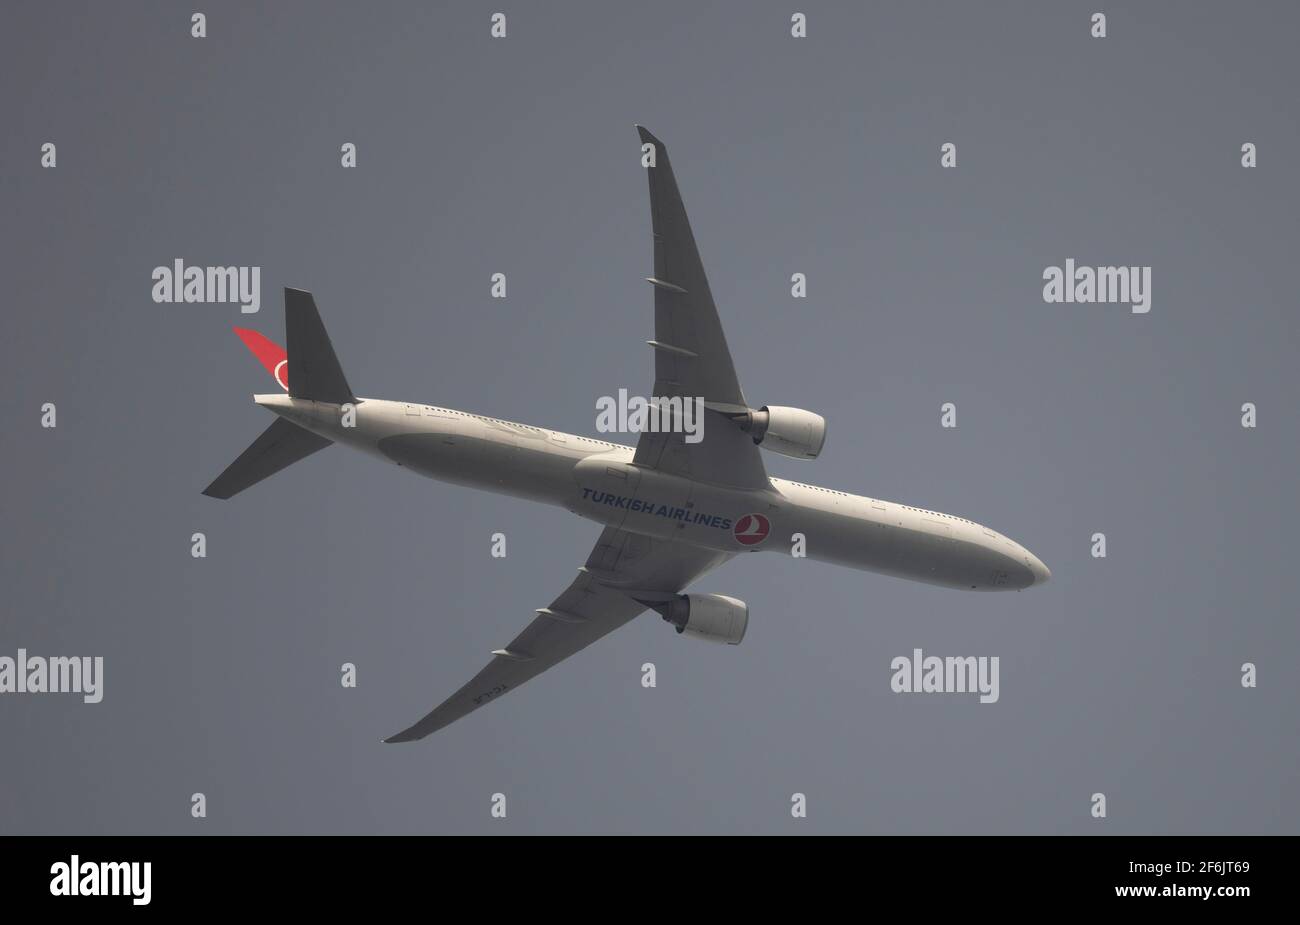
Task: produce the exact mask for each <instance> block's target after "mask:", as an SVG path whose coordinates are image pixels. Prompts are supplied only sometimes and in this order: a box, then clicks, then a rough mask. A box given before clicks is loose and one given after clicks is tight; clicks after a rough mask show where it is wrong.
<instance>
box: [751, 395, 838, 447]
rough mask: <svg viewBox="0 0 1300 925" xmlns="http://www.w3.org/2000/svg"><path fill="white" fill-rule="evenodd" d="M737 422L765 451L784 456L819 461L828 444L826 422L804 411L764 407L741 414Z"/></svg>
mask: <svg viewBox="0 0 1300 925" xmlns="http://www.w3.org/2000/svg"><path fill="white" fill-rule="evenodd" d="M737 423H738V424H740V429H741V430H743V431H744V432H745V433H747V434H749V435H750V436H751V437H753V438H754V442H755V443H757V444H758V445H759V446H761V447H762V448H763V449H765V450H771V451H772V452H773V453H780V454H781V455H782V456H793V457H794V458H795V459H816V458H817V456H818V454H819V453H821V451H822V447H823V446H825V445H826V419H825V418H824V417H822V416H821V415H820V414H813V413H812V412H811V411H804V410H803V409H802V408H783V407H781V406H780V405H764V406H763V407H762V408H760V409H759V410H758V411H748V412H746V413H745V414H743V415H739V416H738V420H737Z"/></svg>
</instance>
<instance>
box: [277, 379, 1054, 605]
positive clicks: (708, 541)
mask: <svg viewBox="0 0 1300 925" xmlns="http://www.w3.org/2000/svg"><path fill="white" fill-rule="evenodd" d="M254 401H255V402H257V404H259V405H262V406H263V407H265V408H267V409H269V410H271V411H274V412H275V413H276V414H279V415H281V416H282V417H285V418H287V419H289V420H290V421H293V422H294V423H295V424H298V425H300V426H302V427H305V428H306V429H308V430H310V431H312V432H314V433H316V434H319V435H321V436H322V437H326V438H328V439H330V440H333V441H335V442H338V443H343V444H347V445H349V446H353V447H356V448H357V449H360V450H363V451H366V452H369V453H373V454H375V455H377V456H379V457H381V458H383V459H386V460H388V461H389V462H393V463H396V464H397V465H399V466H405V467H406V468H408V469H411V470H413V471H415V472H417V473H419V474H420V475H425V476H428V477H430V478H434V479H439V480H442V481H446V482H452V483H455V484H459V485H466V486H470V487H474V488H482V489H487V490H489V491H495V492H500V493H503V494H509V495H514V496H517V497H521V498H528V499H530V500H533V501H541V502H544V503H546V504H554V505H557V506H559V507H563V508H565V509H567V510H569V511H572V512H573V513H575V514H577V515H579V516H580V517H585V518H588V519H590V520H594V521H598V522H600V523H602V524H606V525H609V526H613V527H618V528H620V529H623V530H627V531H629V532H632V533H639V534H643V535H646V536H651V537H660V538H663V539H670V540H673V541H676V542H681V543H689V544H692V545H696V546H702V547H705V548H708V549H714V550H719V551H722V552H728V553H742V552H758V551H762V550H771V551H777V552H781V553H784V554H786V555H790V554H791V551H792V549H794V548H795V545H796V542H797V537H796V535H802V537H803V544H802V548H803V550H804V552H805V554H806V555H807V557H808V558H809V559H815V560H820V561H824V562H832V563H835V564H837V565H847V566H851V567H853V568H858V569H866V570H869V571H873V572H879V573H882V574H885V575H894V576H898V577H900V578H908V579H911V580H913V581H923V582H927V583H930V584H936V585H942V586H945V587H950V588H965V589H971V590H980V591H1004V590H1019V589H1021V588H1026V587H1029V586H1030V585H1033V584H1036V583H1039V582H1042V581H1045V580H1046V579H1047V578H1048V577H1050V572H1049V571H1048V570H1047V567H1046V566H1044V565H1043V563H1042V562H1041V561H1039V559H1038V558H1037V557H1036V556H1034V555H1033V553H1031V552H1029V550H1027V549H1025V548H1024V547H1023V546H1021V545H1020V544H1018V543H1016V542H1014V541H1012V540H1010V539H1008V538H1006V537H1005V536H1002V535H1001V534H999V533H997V532H996V531H994V530H991V529H989V528H988V527H984V526H981V525H980V524H977V523H973V522H971V521H969V520H965V519H964V518H961V517H955V516H952V515H949V514H940V513H937V512H935V511H928V510H923V509H921V508H915V507H909V506H908V505H905V504H897V503H895V502H892V501H879V500H876V499H874V498H866V497H862V496H861V495H850V494H847V493H845V492H840V491H833V490H831V489H827V488H818V487H815V486H812V485H804V484H802V483H799V482H791V481H788V480H786V479H777V478H773V479H770V486H769V487H768V488H767V489H760V490H741V489H735V488H730V487H727V486H723V485H710V484H705V483H703V482H698V481H695V480H693V479H687V478H683V477H681V476H676V475H668V474H666V473H663V472H660V471H658V470H656V469H651V468H647V467H644V466H637V465H635V464H634V463H633V461H632V459H633V455H634V450H633V448H632V447H628V446H620V445H618V444H614V443H607V442H605V441H603V440H593V439H590V438H588V437H579V436H575V435H573V434H565V433H560V432H559V431H554V430H547V429H545V428H542V427H532V426H530V425H527V424H516V423H512V422H510V421H501V420H497V419H495V418H489V417H483V416H481V415H476V414H469V413H466V412H463V411H453V410H451V409H449V408H439V407H435V406H433V405H421V404H413V403H407V402H393V401H383V400H379V399H357V401H356V404H355V419H354V420H353V421H352V422H351V425H352V426H344V423H343V421H344V416H343V413H342V410H341V408H340V406H339V405H334V404H328V403H324V402H313V401H307V400H304V399H298V398H291V397H289V396H287V395H258V396H255V397H254ZM749 515H760V516H758V517H750V516H749ZM764 521H765V524H764V526H765V529H763V530H761V531H757V526H756V525H758V524H759V523H764ZM738 533H739V534H740V535H741V538H738V536H737V534H738ZM759 533H761V534H762V535H761V536H759ZM756 537H757V539H756ZM742 538H743V539H744V540H748V541H750V544H749V545H747V544H746V543H745V542H742Z"/></svg>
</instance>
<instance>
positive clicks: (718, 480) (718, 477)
mask: <svg viewBox="0 0 1300 925" xmlns="http://www.w3.org/2000/svg"><path fill="white" fill-rule="evenodd" d="M637 131H638V132H640V134H641V142H642V144H643V145H649V146H650V148H651V150H650V151H649V152H648V153H647V155H646V156H652V157H653V162H652V164H651V166H648V167H647V168H646V173H647V175H648V176H649V180H650V216H651V225H652V228H653V232H654V275H653V276H651V277H650V278H649V282H650V283H651V284H652V285H653V286H654V302H655V336H654V340H652V341H650V346H651V347H653V348H654V357H655V361H654V362H655V383H654V395H655V396H656V397H663V398H674V397H680V398H682V399H684V400H687V401H693V400H695V399H702V400H703V401H704V402H706V403H707V404H708V405H709V406H710V407H709V408H708V409H707V410H704V411H703V419H702V422H701V423H702V425H703V427H702V439H701V440H699V441H698V442H687V440H686V439H685V436H686V435H685V434H684V433H682V432H669V433H652V432H649V431H647V432H645V433H643V434H642V435H641V438H640V441H639V442H638V444H637V449H636V462H637V463H638V464H639V465H643V466H650V467H653V468H656V469H662V470H664V471H667V472H672V473H674V474H677V475H685V476H688V477H691V478H694V479H697V480H699V481H703V482H710V483H714V484H720V485H730V486H734V487H738V488H756V489H759V488H764V489H765V488H767V487H768V480H767V472H766V470H765V469H764V467H763V461H762V458H761V457H760V456H759V451H758V447H757V446H755V444H754V441H753V440H752V439H751V438H750V437H749V436H748V435H747V434H745V433H742V432H741V431H740V429H739V428H738V427H737V426H736V425H735V423H734V422H733V421H732V420H731V419H730V418H729V417H728V416H727V412H740V413H743V412H744V411H745V410H747V407H748V406H747V405H746V403H745V396H744V393H743V392H742V391H741V388H740V381H739V379H738V378H737V377H736V368H735V365H734V364H733V363H732V360H731V351H730V349H728V347H727V338H726V335H725V334H723V331H722V322H721V321H720V320H719V319H718V310H717V307H716V306H715V305H714V304H713V293H712V292H710V290H709V280H708V277H707V276H706V275H705V273H704V264H703V263H702V262H701V260H700V254H699V250H698V248H697V247H696V246H695V235H694V234H693V233H692V232H691V223H690V220H689V219H688V218H687V217H686V207H685V206H684V205H683V204H682V196H681V193H680V191H679V190H678V188H677V178H676V177H675V176H674V175H673V168H672V164H671V162H670V161H669V160H668V150H667V148H665V147H664V145H663V142H661V141H660V140H659V139H658V138H656V137H655V136H654V135H652V134H650V132H648V131H647V130H646V129H644V128H642V127H641V126H637ZM643 150H644V149H643Z"/></svg>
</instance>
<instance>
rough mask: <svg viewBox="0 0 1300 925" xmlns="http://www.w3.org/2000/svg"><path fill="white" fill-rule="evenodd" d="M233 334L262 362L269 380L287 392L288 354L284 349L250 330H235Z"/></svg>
mask: <svg viewBox="0 0 1300 925" xmlns="http://www.w3.org/2000/svg"><path fill="white" fill-rule="evenodd" d="M235 333H236V334H238V335H239V339H240V340H242V341H243V342H244V346H245V347H247V348H248V349H249V350H250V351H252V354H253V356H255V357H257V358H258V359H259V360H260V361H261V362H262V365H263V366H265V367H266V371H267V372H268V373H270V374H271V378H273V379H274V380H275V381H276V382H278V383H280V388H282V389H284V390H285V391H286V392H287V391H289V354H288V353H286V352H285V350H284V348H283V347H281V346H280V345H279V344H277V343H276V342H275V341H273V340H270V339H268V338H266V337H264V336H263V335H261V334H259V333H258V332H256V331H254V330H252V329H251V328H235Z"/></svg>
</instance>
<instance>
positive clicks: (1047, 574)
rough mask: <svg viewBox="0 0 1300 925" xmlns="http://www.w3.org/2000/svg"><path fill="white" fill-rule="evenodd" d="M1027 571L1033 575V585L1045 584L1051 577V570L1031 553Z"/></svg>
mask: <svg viewBox="0 0 1300 925" xmlns="http://www.w3.org/2000/svg"><path fill="white" fill-rule="evenodd" d="M1029 571H1030V572H1032V573H1033V576H1034V582H1033V583H1034V584H1035V585H1042V584H1047V582H1048V581H1049V580H1051V577H1052V570H1051V569H1050V568H1048V567H1047V566H1046V565H1044V564H1043V560H1042V559H1040V558H1038V556H1036V555H1034V554H1033V553H1030V554H1029Z"/></svg>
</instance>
